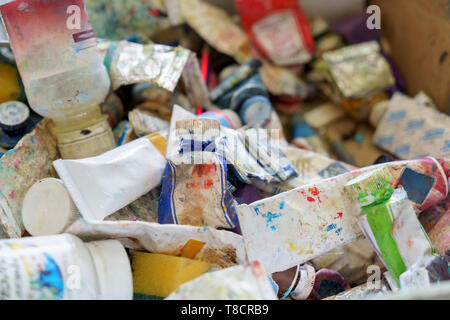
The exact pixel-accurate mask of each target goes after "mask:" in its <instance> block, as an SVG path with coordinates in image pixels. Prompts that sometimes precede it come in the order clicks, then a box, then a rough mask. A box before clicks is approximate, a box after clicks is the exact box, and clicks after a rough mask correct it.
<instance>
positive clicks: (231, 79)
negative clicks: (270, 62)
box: [210, 59, 262, 102]
mask: <svg viewBox="0 0 450 320" xmlns="http://www.w3.org/2000/svg"><path fill="white" fill-rule="evenodd" d="M261 65H262V63H261V60H259V59H251V60H250V61H248V62H247V63H244V64H243V65H241V66H240V67H239V68H237V69H236V70H235V71H234V72H233V73H232V74H230V75H229V76H228V77H227V78H226V79H225V80H224V81H222V82H221V83H220V84H219V85H218V86H217V88H215V89H214V90H213V91H211V93H210V97H211V100H212V101H213V102H214V101H216V100H217V99H219V98H220V97H221V96H223V95H224V94H226V93H228V92H230V91H231V90H232V89H233V88H235V87H236V86H237V85H238V84H240V83H241V82H242V81H244V80H246V79H248V78H249V77H250V76H252V75H253V74H254V73H256V72H257V70H258V68H259V67H260V66H261Z"/></svg>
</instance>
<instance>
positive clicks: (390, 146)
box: [374, 93, 450, 159]
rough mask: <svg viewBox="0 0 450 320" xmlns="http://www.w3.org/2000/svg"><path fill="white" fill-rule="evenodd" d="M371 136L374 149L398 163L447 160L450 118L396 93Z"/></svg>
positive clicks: (449, 140)
mask: <svg viewBox="0 0 450 320" xmlns="http://www.w3.org/2000/svg"><path fill="white" fill-rule="evenodd" d="M386 109H387V110H386V111H385V112H384V114H383V116H382V117H381V119H380V121H379V123H378V125H377V130H376V132H375V136H374V142H375V144H376V145H377V146H379V147H380V148H382V149H385V150H387V151H389V152H391V153H393V154H394V155H396V156H397V157H399V158H400V159H412V158H416V157H423V156H425V155H427V156H432V157H450V117H449V116H448V115H446V114H444V113H441V112H439V111H437V110H434V109H433V108H427V107H424V106H421V105H419V104H418V103H417V102H416V101H414V99H411V98H409V97H407V96H404V95H402V94H399V93H396V94H395V95H394V96H393V97H392V99H391V100H390V101H389V102H388V106H387V108H386Z"/></svg>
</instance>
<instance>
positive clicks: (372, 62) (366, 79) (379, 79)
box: [322, 41, 395, 98]
mask: <svg viewBox="0 0 450 320" xmlns="http://www.w3.org/2000/svg"><path fill="white" fill-rule="evenodd" d="M322 58H323V59H324V60H325V62H326V64H327V66H328V68H329V71H330V73H331V75H332V76H333V80H334V82H335V83H336V85H337V87H338V88H339V90H340V92H341V94H342V95H343V96H344V97H345V98H364V97H366V96H368V95H370V94H372V93H375V92H380V91H383V90H386V89H388V88H389V87H391V86H393V85H394V84H395V79H394V76H393V74H392V72H391V68H390V66H389V64H388V62H387V61H386V59H385V58H384V57H383V56H382V55H381V53H380V45H379V44H378V43H377V42H376V41H370V42H363V43H360V44H355V45H351V46H347V47H344V48H342V49H338V50H334V51H329V52H325V53H324V54H323V56H322Z"/></svg>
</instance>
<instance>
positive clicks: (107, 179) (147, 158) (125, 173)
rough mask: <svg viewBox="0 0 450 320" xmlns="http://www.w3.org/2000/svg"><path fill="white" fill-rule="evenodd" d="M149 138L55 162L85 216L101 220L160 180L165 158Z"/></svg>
mask: <svg viewBox="0 0 450 320" xmlns="http://www.w3.org/2000/svg"><path fill="white" fill-rule="evenodd" d="M160 138H162V137H160ZM150 139H151V137H144V138H141V139H137V140H134V141H132V142H130V143H127V144H125V145H123V146H121V147H118V148H116V149H114V150H111V151H108V152H106V153H104V154H102V155H100V156H97V157H93V158H86V159H81V160H57V161H55V162H53V166H54V167H55V169H56V171H57V172H58V174H59V176H60V178H61V179H62V180H63V181H64V185H65V186H66V187H67V189H68V191H69V193H70V195H71V197H72V199H73V201H74V202H75V204H76V206H77V208H78V210H79V211H80V213H81V215H82V216H83V218H84V219H85V220H87V221H102V220H103V219H104V218H105V217H107V216H109V215H111V214H113V213H115V212H116V211H118V210H120V209H122V208H123V207H125V206H127V205H128V204H130V203H131V202H133V201H135V200H137V199H138V198H140V197H141V196H143V195H145V194H147V193H148V192H149V191H150V190H152V189H153V188H155V187H157V186H158V185H159V184H160V183H161V178H162V174H163V171H164V168H165V166H166V159H165V158H164V156H163V155H162V154H163V153H164V151H159V149H161V148H159V149H158V147H157V146H158V145H159V144H155V145H154V144H153V143H152V142H151V140H150ZM162 139H163V138H162Z"/></svg>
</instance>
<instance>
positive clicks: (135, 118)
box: [128, 108, 169, 137]
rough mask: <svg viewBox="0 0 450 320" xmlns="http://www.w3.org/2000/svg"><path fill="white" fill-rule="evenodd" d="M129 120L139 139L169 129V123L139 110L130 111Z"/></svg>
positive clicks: (150, 113)
mask: <svg viewBox="0 0 450 320" xmlns="http://www.w3.org/2000/svg"><path fill="white" fill-rule="evenodd" d="M128 119H129V121H130V124H131V126H132V127H133V130H134V133H135V134H136V135H137V136H138V137H144V136H146V135H149V134H152V133H155V132H158V131H163V130H167V129H169V121H167V120H165V119H161V118H160V117H158V116H156V115H154V114H153V113H152V112H149V111H147V110H142V109H139V108H135V109H133V110H132V111H130V113H128Z"/></svg>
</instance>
